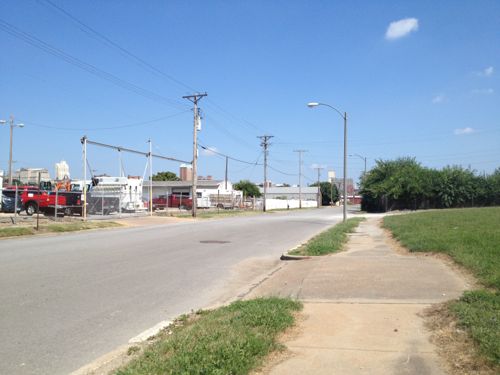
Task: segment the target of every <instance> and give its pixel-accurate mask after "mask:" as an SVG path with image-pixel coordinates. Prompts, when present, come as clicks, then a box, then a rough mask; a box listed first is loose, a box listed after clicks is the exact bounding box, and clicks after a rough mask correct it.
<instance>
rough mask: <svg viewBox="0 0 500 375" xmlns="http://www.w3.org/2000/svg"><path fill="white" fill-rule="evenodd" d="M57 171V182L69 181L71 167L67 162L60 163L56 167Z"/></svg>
mask: <svg viewBox="0 0 500 375" xmlns="http://www.w3.org/2000/svg"><path fill="white" fill-rule="evenodd" d="M55 170H56V180H65V179H69V178H70V175H69V165H68V163H66V161H64V160H61V161H60V162H59V163H56V165H55Z"/></svg>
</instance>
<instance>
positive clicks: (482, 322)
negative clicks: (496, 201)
mask: <svg viewBox="0 0 500 375" xmlns="http://www.w3.org/2000/svg"><path fill="white" fill-rule="evenodd" d="M384 226H385V227H386V228H388V229H389V230H391V231H392V233H393V234H394V236H395V237H396V238H397V239H398V240H399V241H400V242H401V243H402V244H403V245H404V246H406V247H407V248H408V249H409V250H411V251H422V252H442V253H446V254H448V255H450V256H451V257H452V258H453V259H454V260H455V261H456V262H457V263H459V264H461V265H462V266H464V267H466V268H467V269H469V270H470V271H472V272H473V274H474V275H475V276H476V277H477V278H478V280H479V281H480V282H481V283H482V284H483V285H484V286H485V287H487V288H489V290H475V291H471V292H466V293H464V295H463V296H462V297H461V298H460V299H459V300H457V301H452V302H451V303H450V304H449V308H450V309H451V311H452V312H453V313H454V314H455V316H456V317H457V319H458V324H459V325H460V326H461V327H464V328H466V329H467V331H468V333H469V335H470V336H471V337H472V338H473V339H474V341H475V342H476V343H477V345H478V348H479V350H480V353H481V354H482V355H484V356H485V357H486V358H488V359H489V360H490V361H491V362H492V363H493V364H494V365H496V366H499V365H500V292H499V290H500V207H488V208H468V209H452V210H436V211H428V212H419V213H412V214H407V215H396V216H386V217H385V218H384Z"/></svg>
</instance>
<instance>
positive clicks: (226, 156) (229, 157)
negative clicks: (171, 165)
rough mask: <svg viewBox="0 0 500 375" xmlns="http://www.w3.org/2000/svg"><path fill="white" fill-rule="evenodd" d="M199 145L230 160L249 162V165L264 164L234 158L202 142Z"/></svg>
mask: <svg viewBox="0 0 500 375" xmlns="http://www.w3.org/2000/svg"><path fill="white" fill-rule="evenodd" d="M198 146H200V147H201V148H202V149H204V150H206V151H208V152H210V153H213V154H216V155H219V156H223V157H225V158H228V159H229V160H233V161H237V162H238V163H243V164H249V165H262V164H256V163H254V162H250V161H246V160H241V159H237V158H233V157H232V156H229V155H226V154H223V153H221V152H218V151H216V150H214V149H212V148H210V147H207V146H204V145H202V144H200V143H198Z"/></svg>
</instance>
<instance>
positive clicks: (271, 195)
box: [259, 186, 318, 201]
mask: <svg viewBox="0 0 500 375" xmlns="http://www.w3.org/2000/svg"><path fill="white" fill-rule="evenodd" d="M259 190H260V192H261V194H264V188H263V187H259ZM300 190H301V191H300ZM300 193H302V200H303V201H317V200H318V188H317V187H314V186H303V187H302V189H300V188H299V187H298V186H272V187H268V188H267V193H266V194H267V196H266V197H267V199H283V200H294V199H299V196H300Z"/></svg>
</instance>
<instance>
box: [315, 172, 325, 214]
mask: <svg viewBox="0 0 500 375" xmlns="http://www.w3.org/2000/svg"><path fill="white" fill-rule="evenodd" d="M314 169H316V170H317V171H318V199H317V201H318V208H320V207H321V188H320V176H321V170H322V169H323V168H322V167H316V168H314Z"/></svg>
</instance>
